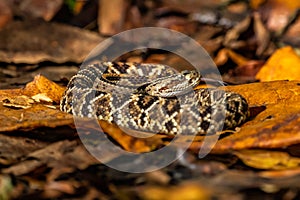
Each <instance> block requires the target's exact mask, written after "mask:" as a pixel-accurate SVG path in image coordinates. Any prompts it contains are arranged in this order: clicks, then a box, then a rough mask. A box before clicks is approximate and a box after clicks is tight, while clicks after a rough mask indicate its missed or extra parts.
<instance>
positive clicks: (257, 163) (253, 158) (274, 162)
mask: <svg viewBox="0 0 300 200" xmlns="http://www.w3.org/2000/svg"><path fill="white" fill-rule="evenodd" d="M234 155H236V156H237V157H239V158H240V159H241V160H242V161H243V163H244V164H246V165H248V166H249V167H254V168H257V169H268V170H285V169H291V168H296V167H299V165H300V158H296V157H292V156H290V155H289V154H288V153H285V152H278V151H266V150H242V151H237V152H234Z"/></svg>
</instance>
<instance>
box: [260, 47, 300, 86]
mask: <svg viewBox="0 0 300 200" xmlns="http://www.w3.org/2000/svg"><path fill="white" fill-rule="evenodd" d="M256 78H257V79H259V80H261V81H273V80H300V57H299V56H298V55H297V54H296V52H295V51H294V50H293V49H292V47H290V46H288V47H283V48H281V49H278V50H277V51H276V52H275V53H274V54H273V55H272V56H271V57H270V58H269V60H268V61H267V62H266V64H265V65H264V66H263V67H262V68H261V70H260V71H259V72H258V73H257V75H256Z"/></svg>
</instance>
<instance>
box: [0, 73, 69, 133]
mask: <svg viewBox="0 0 300 200" xmlns="http://www.w3.org/2000/svg"><path fill="white" fill-rule="evenodd" d="M64 90H65V88H64V87H61V86H59V85H57V84H56V83H54V82H52V81H50V80H48V79H47V78H45V77H44V76H42V75H38V76H36V77H35V78H34V80H33V81H32V82H30V83H28V84H27V85H26V87H25V88H23V89H12V90H0V102H2V104H1V103H0V132H4V131H14V130H19V129H22V130H24V129H26V130H27V129H35V128H38V127H45V126H46V127H57V126H63V125H68V126H72V124H73V119H72V118H73V117H72V115H70V114H67V113H63V112H61V111H60V110H58V109H56V108H55V107H54V109H53V107H52V108H49V107H47V106H50V105H43V104H38V105H36V104H34V101H33V99H34V97H36V95H41V94H42V96H43V97H44V98H46V97H47V99H48V98H49V99H51V100H52V101H54V102H56V103H59V100H60V98H61V96H62V94H63V92H64ZM32 97H33V98H32ZM49 99H48V100H49ZM5 106H7V107H5ZM10 107H11V108H10ZM12 108H27V109H26V110H25V109H12Z"/></svg>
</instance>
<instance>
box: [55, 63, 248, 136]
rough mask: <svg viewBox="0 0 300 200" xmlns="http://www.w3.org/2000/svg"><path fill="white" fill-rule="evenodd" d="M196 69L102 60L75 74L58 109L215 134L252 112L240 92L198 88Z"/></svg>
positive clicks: (145, 126)
mask: <svg viewBox="0 0 300 200" xmlns="http://www.w3.org/2000/svg"><path fill="white" fill-rule="evenodd" d="M201 78H202V77H201V76H200V74H199V73H198V72H197V71H182V72H181V73H178V72H177V71H176V70H174V69H173V68H171V67H169V66H167V65H161V64H138V63H122V62H100V63H97V64H91V65H86V66H84V67H81V69H80V70H79V72H78V73H77V74H76V75H75V76H73V77H72V78H71V80H70V81H69V83H68V86H67V89H66V91H65V93H64V95H63V97H62V99H61V102H60V109H61V110H62V111H64V112H68V113H72V114H73V115H75V116H79V117H89V118H97V119H100V120H105V121H108V122H110V123H115V124H117V125H118V126H120V127H124V128H129V129H134V130H138V131H146V132H153V133H161V134H168V135H175V134H183V135H196V134H197V135H202V134H214V133H215V132H216V131H219V130H222V129H233V128H235V127H236V126H239V125H241V124H242V123H244V122H245V121H246V119H247V117H248V114H249V111H248V104H247V102H246V100H245V99H244V98H243V97H242V96H241V95H239V94H237V93H234V92H228V91H223V90H221V89H218V88H212V89H209V88H200V89H194V87H195V86H197V85H198V84H199V82H200V81H201Z"/></svg>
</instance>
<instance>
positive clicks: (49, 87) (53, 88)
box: [0, 75, 65, 105]
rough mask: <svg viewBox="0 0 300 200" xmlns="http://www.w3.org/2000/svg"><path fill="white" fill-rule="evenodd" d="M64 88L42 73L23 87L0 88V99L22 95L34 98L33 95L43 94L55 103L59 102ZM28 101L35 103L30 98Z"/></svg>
mask: <svg viewBox="0 0 300 200" xmlns="http://www.w3.org/2000/svg"><path fill="white" fill-rule="evenodd" d="M64 90H65V88H64V87H62V86H59V85H57V84H56V83H54V82H52V81H50V80H48V79H47V78H46V77H44V76H42V75H38V76H35V77H34V80H33V81H32V82H30V83H28V84H27V85H26V86H25V88H23V89H12V90H0V101H3V100H5V99H17V98H21V97H22V96H23V97H24V96H26V99H29V98H31V99H32V97H35V96H36V95H39V94H40V95H41V94H42V95H43V96H46V97H48V98H49V99H51V100H52V101H54V102H55V103H59V101H60V98H61V96H62V94H63V92H64ZM49 99H48V100H49ZM26 102H27V103H26V105H27V104H28V103H33V102H29V101H28V100H27V101H26ZM15 104H17V103H15ZM20 105H22V103H20Z"/></svg>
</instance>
